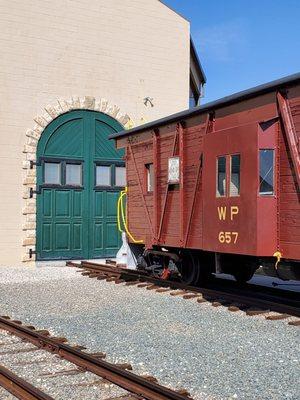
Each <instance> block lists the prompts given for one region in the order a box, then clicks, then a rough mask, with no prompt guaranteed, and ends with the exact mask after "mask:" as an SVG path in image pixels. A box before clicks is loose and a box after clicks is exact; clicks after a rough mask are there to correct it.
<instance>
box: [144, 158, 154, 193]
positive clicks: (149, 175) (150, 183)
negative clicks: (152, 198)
mask: <svg viewBox="0 0 300 400" xmlns="http://www.w3.org/2000/svg"><path fill="white" fill-rule="evenodd" d="M145 167H146V189H147V192H153V188H154V169H153V164H146V165H145Z"/></svg>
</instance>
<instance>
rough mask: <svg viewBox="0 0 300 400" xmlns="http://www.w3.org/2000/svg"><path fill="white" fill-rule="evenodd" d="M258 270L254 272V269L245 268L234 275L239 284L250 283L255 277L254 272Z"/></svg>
mask: <svg viewBox="0 0 300 400" xmlns="http://www.w3.org/2000/svg"><path fill="white" fill-rule="evenodd" d="M255 270H256V268H255V269H254V270H253V268H250V267H248V268H243V269H239V270H237V271H235V272H233V273H232V275H233V276H234V279H235V280H236V281H237V282H238V283H239V284H241V285H242V284H245V283H246V282H248V281H250V279H251V278H252V277H253V275H254V272H255Z"/></svg>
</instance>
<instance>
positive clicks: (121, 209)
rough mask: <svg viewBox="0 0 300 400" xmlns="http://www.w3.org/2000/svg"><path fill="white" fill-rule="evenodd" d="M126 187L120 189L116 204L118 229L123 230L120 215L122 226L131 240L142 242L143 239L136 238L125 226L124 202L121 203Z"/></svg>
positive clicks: (125, 194)
mask: <svg viewBox="0 0 300 400" xmlns="http://www.w3.org/2000/svg"><path fill="white" fill-rule="evenodd" d="M127 193H128V189H127V187H125V190H122V191H121V193H120V196H119V199H118V206H117V219H118V230H119V231H120V232H123V230H122V227H121V217H122V222H123V226H124V228H125V232H126V233H127V235H128V236H129V237H130V239H131V240H132V241H133V243H144V241H143V240H136V239H135V238H134V237H133V236H132V234H131V233H130V231H129V229H128V226H127V221H126V217H125V212H124V204H123V197H125V196H127Z"/></svg>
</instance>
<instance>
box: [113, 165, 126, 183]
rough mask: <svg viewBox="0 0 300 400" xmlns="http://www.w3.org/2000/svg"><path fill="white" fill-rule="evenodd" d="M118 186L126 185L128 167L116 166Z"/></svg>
mask: <svg viewBox="0 0 300 400" xmlns="http://www.w3.org/2000/svg"><path fill="white" fill-rule="evenodd" d="M115 185H116V186H119V187H125V186H126V168H125V167H116V182H115Z"/></svg>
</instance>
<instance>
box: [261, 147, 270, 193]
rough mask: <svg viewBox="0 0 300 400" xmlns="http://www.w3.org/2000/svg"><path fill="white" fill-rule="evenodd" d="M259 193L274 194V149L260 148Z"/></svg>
mask: <svg viewBox="0 0 300 400" xmlns="http://www.w3.org/2000/svg"><path fill="white" fill-rule="evenodd" d="M259 194H261V195H272V194H274V150H270V149H263V150H259Z"/></svg>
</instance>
